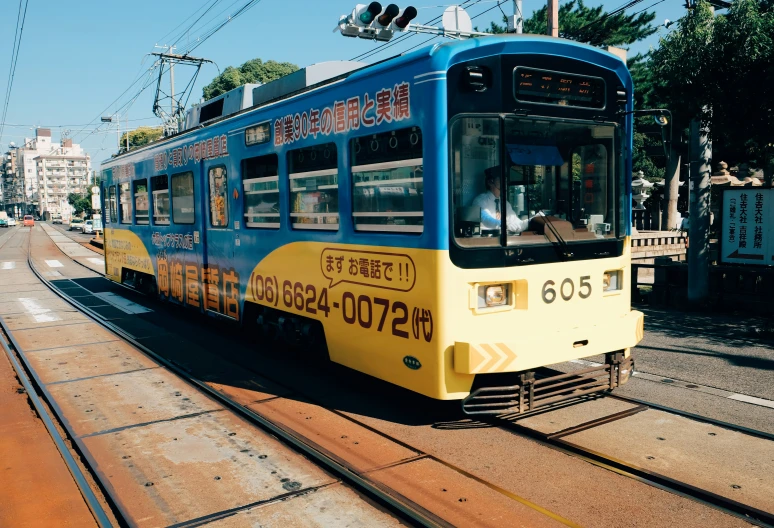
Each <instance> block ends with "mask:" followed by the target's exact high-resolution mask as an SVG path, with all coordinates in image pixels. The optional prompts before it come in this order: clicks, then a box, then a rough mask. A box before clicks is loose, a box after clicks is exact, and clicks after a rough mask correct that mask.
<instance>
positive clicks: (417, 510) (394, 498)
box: [9, 232, 453, 528]
mask: <svg viewBox="0 0 774 528" xmlns="http://www.w3.org/2000/svg"><path fill="white" fill-rule="evenodd" d="M44 234H46V236H48V234H47V233H44ZM49 239H50V237H49ZM31 242H32V232H30V244H29V246H28V248H29V249H28V254H27V264H28V266H29V267H30V269H31V270H32V272H33V273H34V274H35V276H36V277H37V278H38V279H39V280H40V281H41V282H42V283H43V284H45V285H46V287H48V288H49V289H50V290H51V291H52V292H54V294H56V295H57V296H59V297H60V298H62V299H63V300H64V301H65V302H67V303H69V304H71V305H72V306H73V307H75V308H77V309H78V310H79V311H80V312H82V313H84V314H86V315H88V316H89V317H91V318H92V319H93V320H94V321H95V322H96V323H97V324H99V325H100V326H102V327H104V328H105V329H107V330H108V331H110V332H112V333H114V334H116V335H117V336H118V337H120V338H121V339H123V340H124V341H126V342H128V343H130V344H131V345H132V346H134V347H136V348H137V349H138V350H140V351H141V352H143V353H144V354H146V355H147V356H149V357H151V358H152V359H153V360H155V361H156V362H158V363H159V364H161V365H163V366H164V367H165V368H167V369H169V370H170V371H171V372H173V373H174V374H176V375H177V376H179V377H180V378H181V379H183V381H185V382H187V383H189V384H191V385H193V386H194V387H196V388H197V389H199V390H200V391H202V392H204V393H206V394H207V395H208V396H210V397H211V398H213V399H215V400H216V401H218V402H219V403H222V404H223V405H225V406H226V407H228V408H229V409H232V410H233V411H235V412H237V413H238V414H239V415H241V416H242V417H244V418H247V420H248V421H250V422H252V423H254V424H255V425H258V426H259V427H261V428H262V429H264V430H265V431H267V432H269V433H271V434H273V435H275V436H276V437H278V438H279V439H280V440H281V441H283V442H284V443H285V444H287V445H289V446H291V447H293V448H294V449H296V450H297V451H299V452H301V453H302V454H304V455H306V456H307V457H309V458H310V459H312V460H313V461H315V462H316V463H317V464H318V465H319V466H322V467H324V468H326V469H328V470H329V471H331V472H332V473H334V474H335V475H336V476H338V477H340V478H341V479H342V480H343V481H345V482H347V483H348V484H349V485H351V486H352V487H353V488H355V489H356V490H358V491H359V492H361V493H363V494H364V495H366V496H368V497H370V498H371V499H373V500H375V501H377V502H378V503H381V504H382V505H383V506H384V507H386V508H388V509H389V510H390V511H392V512H393V513H395V514H397V515H398V516H399V517H401V518H403V519H404V520H408V521H410V522H412V523H413V524H415V525H417V526H426V527H429V528H435V527H439V528H440V527H443V528H451V527H453V525H452V524H451V523H449V522H447V521H445V520H444V519H442V518H440V517H438V516H437V515H435V514H434V513H432V512H430V511H428V510H427V509H425V508H424V507H422V506H420V505H419V504H416V503H415V502H413V501H411V500H410V499H408V498H407V497H405V496H403V495H401V494H400V493H398V492H396V491H395V490H393V489H390V488H388V487H386V486H384V485H382V484H380V483H378V482H376V481H373V480H371V479H369V478H368V476H367V475H365V474H362V473H360V472H358V471H356V470H355V469H354V468H352V467H350V466H349V465H348V464H347V462H346V461H344V460H342V459H340V458H339V457H338V456H336V455H335V454H333V453H330V452H329V451H327V450H326V449H325V448H323V447H321V446H319V445H317V444H315V443H314V442H313V441H311V440H309V439H307V438H304V437H301V436H299V435H297V434H295V432H293V431H291V430H289V429H288V428H286V427H283V426H281V425H278V424H276V423H274V422H272V421H271V420H268V419H266V418H265V417H263V416H261V415H259V414H257V413H255V412H253V411H251V410H250V409H248V408H246V407H244V406H242V405H240V404H238V403H236V402H234V401H233V400H232V399H230V398H228V397H226V396H225V395H223V394H222V393H220V392H219V391H217V390H215V389H213V388H212V387H210V386H209V385H207V384H206V383H205V382H203V381H201V380H199V379H196V378H194V377H193V376H191V375H190V374H189V373H188V372H186V371H185V369H183V368H182V367H180V366H178V365H177V364H175V363H174V362H172V361H169V360H167V359H166V358H164V357H163V356H161V355H159V354H157V353H156V352H154V351H153V350H151V349H149V348H148V347H146V346H145V345H143V344H142V343H140V342H139V341H137V340H136V339H135V338H134V336H132V335H130V334H129V333H127V332H126V331H124V330H123V329H121V328H120V327H118V326H117V325H114V324H112V323H110V322H109V321H107V320H105V319H104V318H103V317H102V316H101V315H99V314H98V313H97V312H95V311H94V310H92V309H90V308H89V307H88V306H84V305H83V304H81V303H80V302H78V301H77V300H75V299H74V298H72V297H70V296H68V295H67V294H66V293H64V292H62V291H61V290H60V289H58V288H57V287H56V286H54V285H53V284H51V282H50V281H49V280H48V279H46V278H45V277H44V276H43V275H42V274H41V273H40V272H39V271H38V270H37V268H36V267H35V264H34V263H33V259H32V254H31ZM71 260H74V259H71ZM91 271H94V270H91ZM9 338H11V340H12V341H13V337H12V336H11V335H10V334H9ZM15 346H16V345H15ZM17 349H18V347H17Z"/></svg>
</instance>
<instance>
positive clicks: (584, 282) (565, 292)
mask: <svg viewBox="0 0 774 528" xmlns="http://www.w3.org/2000/svg"><path fill="white" fill-rule="evenodd" d="M589 279H591V275H584V276H583V277H581V278H580V285H579V287H578V297H580V298H581V299H588V298H589V296H590V295H591V283H590V282H589ZM553 286H556V283H555V282H554V281H552V280H547V281H546V282H545V284H543V302H544V303H546V304H551V303H552V302H554V301H555V300H556V290H555V289H554V288H553ZM559 295H561V297H562V299H564V300H565V301H569V300H570V299H572V296H573V295H575V283H574V282H573V281H572V279H564V280H563V281H562V284H561V285H560V286H559Z"/></svg>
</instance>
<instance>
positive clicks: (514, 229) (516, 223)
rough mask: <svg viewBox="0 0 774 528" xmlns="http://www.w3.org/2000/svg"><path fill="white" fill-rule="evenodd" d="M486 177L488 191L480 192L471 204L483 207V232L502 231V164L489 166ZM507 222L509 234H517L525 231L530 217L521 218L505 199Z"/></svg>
mask: <svg viewBox="0 0 774 528" xmlns="http://www.w3.org/2000/svg"><path fill="white" fill-rule="evenodd" d="M484 176H485V178H486V189H487V190H486V192H484V193H481V194H479V195H478V196H476V198H475V199H474V200H473V203H472V204H471V205H472V206H473V207H479V208H481V234H482V235H486V234H487V232H489V233H491V232H492V231H498V232H499V231H500V226H501V225H502V223H501V221H500V219H501V216H500V196H501V194H500V165H495V166H494V167H489V168H488V169H486V170H485V171H484ZM505 224H506V228H507V229H508V233H509V234H517V233H521V232H522V231H525V230H526V229H527V227H528V226H529V219H526V218H525V219H523V220H522V219H521V218H519V217H518V216H517V215H516V213H515V212H514V211H513V207H511V204H510V203H509V202H508V201H507V200H506V201H505Z"/></svg>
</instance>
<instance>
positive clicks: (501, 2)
mask: <svg viewBox="0 0 774 528" xmlns="http://www.w3.org/2000/svg"><path fill="white" fill-rule="evenodd" d="M468 1H471V0H468ZM506 1H507V0H499V1H498V2H497V4H496V5H494V6H492V7H490V8H489V9H485V10H484V11H482V12H480V13H479V14H477V15H475V16H473V17H471V18H470V19H471V20H475V19H477V18H478V17H480V16H482V15H485V14H487V13H488V12H490V11H492V10H493V9H497V8H499V7H500V6H501V5H502V4H504V3H505V2H506ZM480 2H481V0H478V1H476V2H475V3H474V4H472V5H470V6H468V8H470V7H473V6H475V5H477V4H479V3H480ZM466 3H467V2H466ZM463 5H464V4H463ZM439 18H441V17H436V19H435V20H436V21H437V19H439ZM432 23H433V22H432V21H430V22H428V24H432ZM426 25H427V24H426ZM415 35H416V33H413V34H411V35H407V36H406V38H411V37H413V36H415ZM440 36H441V35H434V36H432V37H430V38H429V39H425V40H423V41H422V42H420V43H419V44H417V45H416V46H412V47H410V48H408V49H405V50H403V51H401V53H407V52H409V51H411V50H413V49H416V48H419V47H421V46H423V45H425V44H427V43H428V42H430V41H431V40H433V39H436V38H438V37H440ZM403 40H406V39H403ZM396 44H397V42H396ZM387 47H389V46H387ZM384 49H386V47H382V48H380V49H377V50H372V51H371V52H369V53H368V54H367V55H366V56H365V57H362V59H367V58H369V57H372V56H373V55H375V54H376V53H379V52H381V51H384ZM362 59H361V60H362Z"/></svg>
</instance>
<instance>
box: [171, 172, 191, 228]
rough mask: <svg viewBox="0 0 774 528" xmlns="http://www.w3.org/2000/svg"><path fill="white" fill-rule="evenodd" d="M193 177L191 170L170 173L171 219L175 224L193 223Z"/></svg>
mask: <svg viewBox="0 0 774 528" xmlns="http://www.w3.org/2000/svg"><path fill="white" fill-rule="evenodd" d="M195 218H196V215H195V213H194V177H193V172H181V173H180V174H173V175H172V221H173V222H174V223H176V224H193V223H194V220H195Z"/></svg>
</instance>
